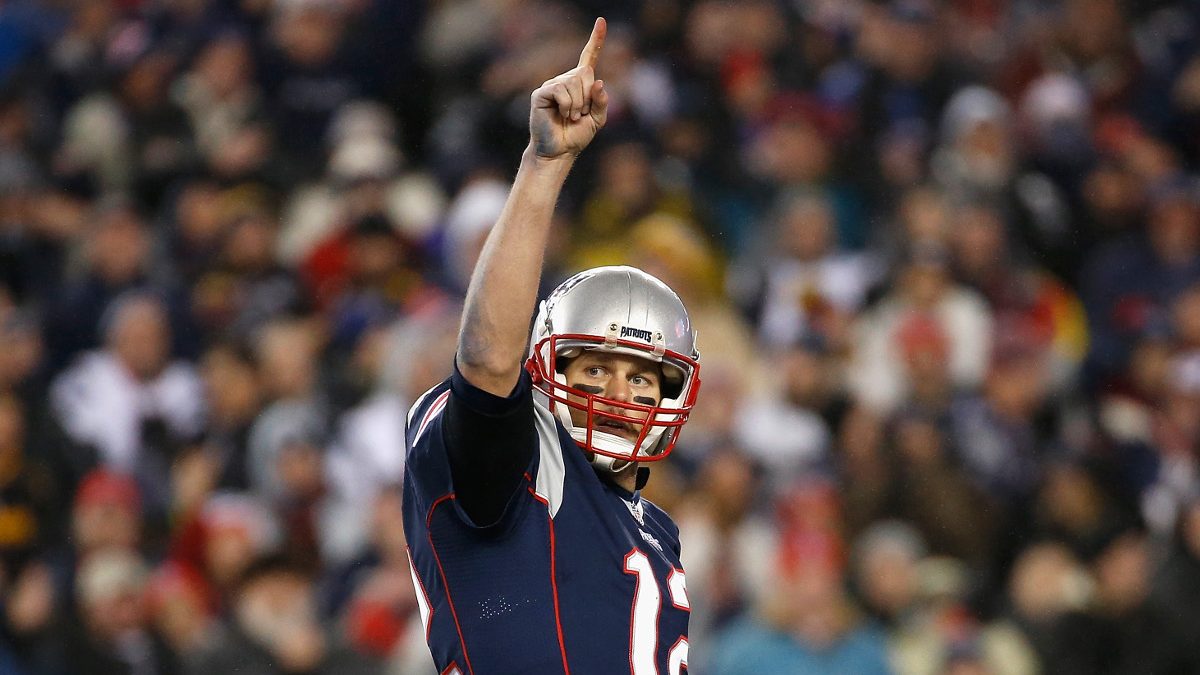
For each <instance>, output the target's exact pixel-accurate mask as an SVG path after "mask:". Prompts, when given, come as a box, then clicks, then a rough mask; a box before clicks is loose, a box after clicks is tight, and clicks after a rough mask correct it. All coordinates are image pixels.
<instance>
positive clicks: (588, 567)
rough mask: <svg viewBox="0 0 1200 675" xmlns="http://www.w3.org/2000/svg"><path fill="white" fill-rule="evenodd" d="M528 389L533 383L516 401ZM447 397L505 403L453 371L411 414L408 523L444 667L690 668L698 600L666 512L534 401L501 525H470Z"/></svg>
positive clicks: (522, 392) (479, 670)
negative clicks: (590, 455)
mask: <svg viewBox="0 0 1200 675" xmlns="http://www.w3.org/2000/svg"><path fill="white" fill-rule="evenodd" d="M452 383H453V386H452ZM531 395H532V394H531V393H530V387H529V380H528V377H527V376H523V377H522V380H521V384H519V385H518V388H517V391H516V392H514V397H529V396H531ZM451 397H456V400H455V401H454V405H459V404H461V403H462V402H463V401H464V399H469V400H470V401H471V402H479V401H483V403H484V404H487V403H488V400H487V399H488V398H489V397H490V398H491V399H495V400H496V401H504V400H505V399H503V398H500V397H492V396H491V395H490V394H487V393H486V392H483V391H481V390H479V389H476V388H474V387H472V386H471V385H470V384H469V383H467V382H466V380H465V379H464V378H463V377H462V376H461V375H459V374H458V373H457V372H456V373H455V376H454V377H453V378H451V379H450V380H447V381H446V382H443V383H442V384H440V385H438V386H437V387H434V388H433V389H432V390H430V391H429V392H427V393H426V394H425V395H424V396H422V397H421V399H420V400H418V402H417V403H416V405H414V406H413V408H412V410H411V411H409V415H408V423H407V426H406V444H407V448H408V458H407V464H406V467H405V479H404V529H405V534H406V535H407V537H408V546H409V555H410V559H411V562H412V566H413V576H414V584H415V585H416V587H417V595H418V602H419V603H420V606H421V618H422V620H423V621H424V623H425V631H426V638H427V641H428V643H429V648H430V651H431V652H432V654H433V659H434V662H435V663H436V664H437V667H438V669H439V671H440V672H442V673H463V674H469V673H473V674H477V675H501V674H505V673H537V674H538V675H545V674H547V673H572V674H573V675H613V674H615V673H630V674H631V675H676V674H677V673H681V672H686V664H687V627H688V616H689V605H688V600H687V594H686V590H685V582H684V574H683V569H682V566H681V565H680V562H679V530H678V528H677V527H676V526H675V524H674V523H673V522H672V521H671V519H670V517H669V516H667V514H666V513H665V512H663V511H662V510H661V509H659V508H658V507H657V506H655V505H654V504H651V503H650V502H649V501H647V500H645V499H642V498H641V497H640V495H639V494H638V493H636V492H635V493H630V492H628V491H625V490H623V489H622V488H620V487H619V486H616V485H614V484H612V483H611V482H609V481H607V480H603V479H601V478H600V477H599V476H598V475H597V474H596V472H595V471H594V470H593V469H592V466H591V464H589V463H588V461H587V459H586V458H585V457H584V455H583V452H582V451H581V450H580V449H579V448H578V446H577V445H576V444H575V442H574V441H573V440H572V439H571V437H570V436H569V435H568V434H567V432H566V430H565V429H564V428H563V427H562V425H561V424H560V423H559V422H558V420H557V419H555V417H554V416H553V415H552V414H550V412H549V411H547V410H546V409H545V408H543V407H541V406H537V405H533V406H531V407H532V408H533V411H534V412H533V414H532V415H530V417H531V418H532V421H531V422H530V423H531V424H532V425H533V426H534V427H536V434H532V433H531V434H529V435H528V436H527V438H528V439H529V440H530V442H531V443H534V444H536V445H537V447H536V448H532V449H531V452H530V454H531V457H532V459H530V460H529V462H528V467H527V468H526V469H525V470H524V471H523V472H522V471H518V473H517V475H518V478H517V480H516V481H515V482H514V484H513V485H512V486H511V487H510V488H506V490H508V491H509V493H508V494H506V499H507V501H506V502H504V503H503V504H502V506H503V508H502V513H501V514H500V515H499V516H498V518H497V519H496V521H495V522H492V523H475V522H472V519H471V517H470V516H469V515H468V513H467V510H466V509H464V508H463V499H464V498H463V496H462V495H459V494H457V493H456V492H455V487H456V486H455V484H454V480H453V478H452V474H453V472H452V470H451V460H450V456H449V454H448V451H447V440H446V439H447V435H448V430H447V428H446V426H447V425H451V424H456V423H458V422H457V418H455V420H454V421H447V418H448V415H447V414H446V407H447V402H448V400H449V399H450V398H451ZM510 398H512V397H510ZM527 421H528V420H527ZM476 431H479V430H476ZM475 437H476V438H479V439H481V440H479V441H478V445H479V446H480V447H473V448H470V452H472V453H487V452H489V451H490V450H493V449H494V448H491V447H489V446H491V445H492V444H493V443H495V444H497V445H500V443H499V441H498V440H495V441H489V440H488V438H489V436H488V433H487V431H486V430H483V433H477V434H475ZM491 438H493V439H494V438H495V436H492V437H491ZM522 457H524V455H522ZM458 475H461V474H458ZM460 482H462V481H460Z"/></svg>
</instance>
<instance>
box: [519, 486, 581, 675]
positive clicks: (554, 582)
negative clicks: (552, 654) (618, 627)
mask: <svg viewBox="0 0 1200 675" xmlns="http://www.w3.org/2000/svg"><path fill="white" fill-rule="evenodd" d="M525 477H526V478H529V474H525ZM529 494H531V495H533V498H534V499H536V500H538V501H539V502H541V503H542V504H544V505H545V506H546V518H547V521H548V522H549V523H550V588H551V590H552V591H553V592H554V626H555V628H557V629H558V650H559V652H560V653H562V661H563V673H565V674H566V675H571V667H570V666H569V665H567V645H566V641H564V640H563V630H562V617H561V616H559V614H558V572H557V571H556V569H555V568H556V566H557V564H556V560H557V558H558V554H557V553H556V552H555V549H554V519H553V518H551V517H550V502H549V501H548V500H547V499H546V498H545V497H543V496H541V495H539V494H538V493H537V492H536V491H534V489H533V486H529Z"/></svg>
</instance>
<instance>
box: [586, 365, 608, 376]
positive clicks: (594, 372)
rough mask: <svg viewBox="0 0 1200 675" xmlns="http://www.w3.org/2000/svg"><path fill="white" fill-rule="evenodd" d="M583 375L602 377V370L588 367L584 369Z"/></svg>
mask: <svg viewBox="0 0 1200 675" xmlns="http://www.w3.org/2000/svg"><path fill="white" fill-rule="evenodd" d="M583 374H584V375H587V376H588V377H600V376H602V375H604V368H602V367H600V366H588V367H587V368H586V369H584V371H583Z"/></svg>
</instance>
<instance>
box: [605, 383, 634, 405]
mask: <svg viewBox="0 0 1200 675" xmlns="http://www.w3.org/2000/svg"><path fill="white" fill-rule="evenodd" d="M607 394H608V398H611V399H613V400H614V401H620V402H622V403H628V402H629V398H630V396H631V395H632V394H633V391H632V390H631V389H630V388H629V382H627V381H626V380H625V378H623V377H614V378H612V379H611V380H610V381H609V383H608V392H607Z"/></svg>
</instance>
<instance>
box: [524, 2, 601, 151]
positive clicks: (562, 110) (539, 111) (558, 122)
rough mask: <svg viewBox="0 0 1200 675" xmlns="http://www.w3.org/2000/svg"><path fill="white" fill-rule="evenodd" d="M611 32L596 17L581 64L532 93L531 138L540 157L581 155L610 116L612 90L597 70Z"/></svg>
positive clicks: (530, 110)
mask: <svg viewBox="0 0 1200 675" xmlns="http://www.w3.org/2000/svg"><path fill="white" fill-rule="evenodd" d="M607 33H608V24H607V23H605V21H604V19H603V18H598V19H596V24H595V25H594V26H593V27H592V35H591V37H589V38H588V41H587V44H586V45H584V47H583V52H581V53H580V55H579V65H577V66H576V67H574V68H572V69H571V70H568V71H567V72H565V73H563V74H562V75H559V76H558V77H555V78H552V79H549V80H546V81H545V82H544V83H542V86H540V87H538V88H537V89H536V90H535V91H534V92H533V94H532V95H531V96H530V104H529V139H530V142H531V144H532V146H533V150H534V152H535V153H537V156H538V157H541V158H545V159H559V158H568V157H574V156H576V155H578V154H579V153H580V152H582V151H583V149H584V148H586V147H587V146H588V143H591V141H592V138H594V137H595V136H596V132H597V131H599V130H600V127H602V126H604V122H605V120H606V119H608V92H607V91H605V89H604V81H603V80H597V79H596V71H595V68H596V61H597V60H598V59H599V58H600V50H601V48H603V47H604V36H605V35H606V34H607Z"/></svg>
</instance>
